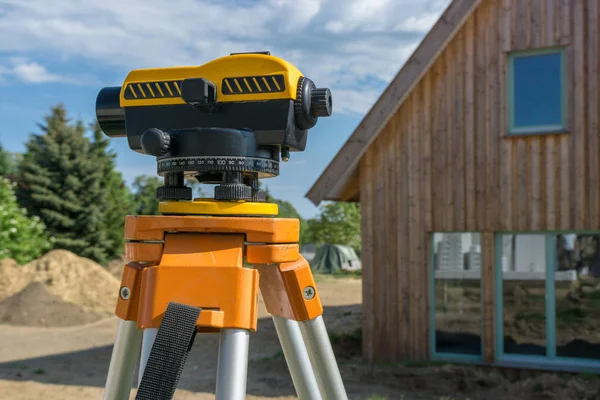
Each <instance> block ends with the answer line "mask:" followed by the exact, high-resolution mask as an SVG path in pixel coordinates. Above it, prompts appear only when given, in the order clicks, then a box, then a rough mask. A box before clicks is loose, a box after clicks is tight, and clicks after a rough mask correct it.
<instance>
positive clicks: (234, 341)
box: [216, 329, 250, 400]
mask: <svg viewBox="0 0 600 400" xmlns="http://www.w3.org/2000/svg"><path fill="white" fill-rule="evenodd" d="M249 344H250V332H248V331H246V330H244V329H223V330H222V331H221V339H220V341H219V361H218V363H217V390H216V400H245V399H246V381H247V373H248V347H249Z"/></svg>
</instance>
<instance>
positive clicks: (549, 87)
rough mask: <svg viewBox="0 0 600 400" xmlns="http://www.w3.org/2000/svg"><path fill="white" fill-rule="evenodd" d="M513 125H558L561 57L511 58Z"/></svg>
mask: <svg viewBox="0 0 600 400" xmlns="http://www.w3.org/2000/svg"><path fill="white" fill-rule="evenodd" d="M513 62H514V65H513V71H514V87H513V94H514V97H513V99H514V104H513V107H514V109H513V110H514V126H515V127H516V128H521V127H527V126H540V125H560V124H561V122H562V121H561V120H562V118H561V55H560V54H559V53H553V54H541V55H535V56H525V57H515V59H514V61H513Z"/></svg>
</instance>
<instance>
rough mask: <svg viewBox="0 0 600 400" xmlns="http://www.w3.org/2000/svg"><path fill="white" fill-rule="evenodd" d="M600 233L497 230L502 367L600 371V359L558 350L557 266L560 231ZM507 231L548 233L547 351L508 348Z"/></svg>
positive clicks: (498, 358) (498, 361) (498, 349)
mask: <svg viewBox="0 0 600 400" xmlns="http://www.w3.org/2000/svg"><path fill="white" fill-rule="evenodd" d="M569 233H576V234H596V235H598V234H600V231H589V230H576V229H574V230H561V231H550V232H548V231H533V232H532V231H528V232H518V231H517V232H513V231H507V232H495V233H494V274H495V277H494V281H495V282H494V303H495V310H494V313H495V315H496V318H495V327H494V329H495V332H494V337H495V341H496V343H495V344H494V346H495V349H494V350H495V359H496V361H495V363H494V365H497V366H500V367H515V366H519V367H525V368H539V367H542V368H543V369H552V370H564V369H565V368H567V369H568V370H569V371H577V372H589V373H598V371H600V360H596V359H585V358H574V357H561V356H558V355H557V354H556V350H557V348H556V294H555V281H554V277H555V275H554V273H555V269H556V246H555V239H556V235H559V234H569ZM504 235H521V236H523V235H536V236H540V235H542V236H544V239H545V240H544V242H545V252H546V273H545V287H546V301H545V312H546V355H545V356H539V355H527V354H514V353H505V352H504V302H503V300H504V298H503V296H502V294H503V290H502V288H503V283H504V281H503V276H504V275H503V271H502V237H503V236H504Z"/></svg>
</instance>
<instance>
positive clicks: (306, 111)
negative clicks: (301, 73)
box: [294, 77, 317, 129]
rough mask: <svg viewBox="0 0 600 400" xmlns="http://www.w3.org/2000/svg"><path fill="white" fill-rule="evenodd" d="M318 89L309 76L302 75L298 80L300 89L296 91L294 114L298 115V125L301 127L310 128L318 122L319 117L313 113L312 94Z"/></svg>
mask: <svg viewBox="0 0 600 400" xmlns="http://www.w3.org/2000/svg"><path fill="white" fill-rule="evenodd" d="M314 89H316V86H315V84H314V83H313V81H311V80H310V79H308V78H305V77H300V79H299V80H298V90H297V91H296V100H295V101H294V115H295V116H296V125H298V128H300V129H310V128H312V127H313V126H315V125H316V124H317V117H316V116H314V115H312V113H311V108H312V107H311V104H310V103H311V101H312V99H311V94H312V91H313V90H314Z"/></svg>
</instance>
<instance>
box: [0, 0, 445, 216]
mask: <svg viewBox="0 0 600 400" xmlns="http://www.w3.org/2000/svg"><path fill="white" fill-rule="evenodd" d="M448 3H449V1H448V0H212V1H211V0H178V1H170V0H145V1H140V0H128V1H123V0H102V1H97V0H93V1H92V0H52V1H48V0H0V144H1V145H2V146H3V147H4V148H6V149H7V150H9V151H13V152H22V151H24V149H25V143H26V142H27V140H28V139H29V135H30V134H32V133H39V128H38V124H39V123H41V122H43V118H44V116H45V115H46V114H47V113H48V112H49V110H50V108H51V107H52V106H54V105H57V104H59V103H60V104H64V105H65V106H66V108H67V110H68V111H69V116H70V117H71V118H72V119H73V120H77V119H81V120H83V121H85V122H93V121H94V119H95V101H96V95H97V94H98V91H99V90H100V89H101V88H102V87H105V86H120V85H121V84H122V82H123V80H124V78H125V76H126V75H127V73H128V72H129V71H131V70H133V69H138V68H160V67H171V66H182V65H201V64H204V63H206V62H208V61H211V60H213V59H215V58H218V57H222V56H226V55H228V54H229V53H235V52H248V51H265V50H268V51H270V52H271V54H272V55H274V56H277V57H281V58H283V59H285V60H287V61H289V62H291V63H293V64H294V65H296V67H298V69H299V70H300V71H301V72H302V73H303V74H304V76H306V77H308V78H310V79H312V80H313V81H314V82H315V83H316V85H317V86H318V87H329V88H330V89H331V92H332V96H333V115H332V116H331V117H329V118H321V119H320V120H319V122H318V123H317V126H316V127H314V128H313V129H311V130H310V132H309V136H308V143H307V147H306V150H305V151H304V152H302V153H292V156H291V158H290V161H289V162H287V163H282V164H281V166H280V170H281V171H280V175H279V177H276V178H271V179H268V180H265V182H264V183H265V184H266V185H267V186H268V187H269V189H270V191H271V192H272V194H273V196H275V197H277V198H280V199H283V200H287V201H290V202H291V203H292V204H293V205H294V206H295V207H296V209H297V210H298V211H299V212H300V214H301V215H302V216H303V217H305V218H311V217H314V216H315V214H316V213H317V211H318V210H317V208H316V207H315V206H314V205H313V204H312V203H311V202H310V201H309V200H308V199H306V198H305V195H306V193H307V191H308V190H309V189H310V187H311V186H312V184H313V183H314V182H315V181H316V180H317V179H318V177H319V176H320V175H321V173H322V172H323V171H324V169H325V168H326V167H327V165H328V164H329V162H330V161H331V160H332V159H333V157H334V156H335V155H336V153H337V152H338V150H339V149H340V148H341V146H342V145H343V144H344V143H345V141H346V140H347V139H348V137H349V136H350V134H352V132H353V131H354V129H355V128H356V126H357V125H358V124H359V123H360V121H361V120H362V118H363V117H364V115H365V114H366V113H367V112H368V110H369V109H370V108H371V106H372V105H373V104H374V102H375V101H376V100H377V98H378V97H379V95H380V94H381V93H382V92H383V90H384V89H385V87H386V86H387V85H388V84H389V83H390V81H391V80H392V78H393V77H394V76H395V74H396V73H397V72H398V71H399V69H400V68H401V67H402V65H403V63H404V62H405V61H406V60H407V58H408V57H409V56H410V55H411V54H412V52H413V51H414V49H415V48H416V47H417V46H418V44H419V42H420V41H421V40H422V39H423V37H424V36H425V34H426V33H427V32H428V31H429V29H430V28H431V27H432V26H433V24H434V23H435V21H436V20H437V19H438V18H439V16H440V15H441V13H442V12H443V10H444V9H445V7H447V5H448ZM111 148H112V149H113V150H114V151H115V152H116V153H117V168H118V170H119V171H120V172H121V173H122V174H123V177H124V178H125V180H126V182H127V183H128V184H130V183H131V182H132V181H133V179H134V177H135V176H137V175H142V174H147V175H155V174H156V163H155V159H154V157H152V156H148V155H142V154H137V153H135V152H133V151H131V150H130V149H129V147H128V146H127V143H126V140H125V139H124V138H119V139H112V143H111Z"/></svg>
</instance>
